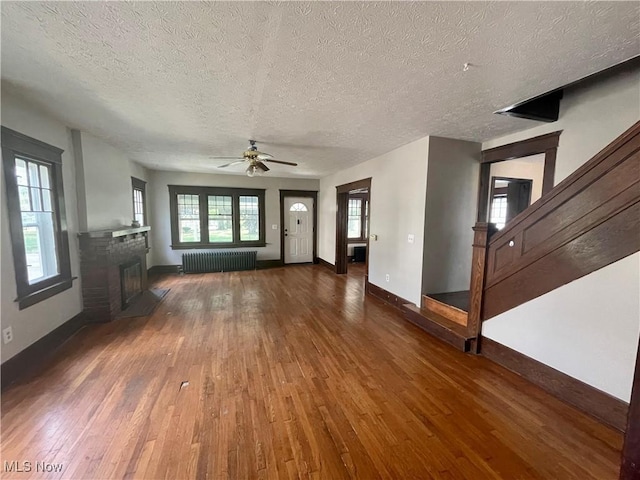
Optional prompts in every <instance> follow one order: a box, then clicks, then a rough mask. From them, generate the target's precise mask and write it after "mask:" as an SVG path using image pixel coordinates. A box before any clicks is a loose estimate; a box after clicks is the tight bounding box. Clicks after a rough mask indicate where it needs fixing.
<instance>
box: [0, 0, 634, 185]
mask: <svg viewBox="0 0 640 480" xmlns="http://www.w3.org/2000/svg"><path fill="white" fill-rule="evenodd" d="M0 9H1V13H2V32H1V35H2V38H1V39H2V79H3V88H7V89H8V90H9V91H10V92H14V93H17V94H20V95H24V96H26V97H27V98H28V99H30V100H31V101H33V102H34V103H36V104H38V105H39V106H40V107H42V108H44V109H46V110H47V111H49V112H51V113H52V114H53V115H55V116H56V117H58V118H60V119H61V120H63V121H64V122H65V123H66V124H67V125H69V126H70V127H73V128H80V129H83V130H86V131H88V132H90V133H92V134H94V135H97V136H100V137H102V138H104V139H106V140H108V141H110V142H112V143H113V144H115V145H116V146H119V147H120V148H121V149H123V150H124V151H125V152H127V153H128V154H129V155H130V157H131V158H133V159H134V160H137V161H139V162H140V163H142V164H144V165H146V166H149V167H151V168H158V169H173V170H184V171H195V172H200V171H201V172H215V173H220V172H221V170H218V169H216V165H217V163H216V162H213V161H211V159H210V158H209V157H210V156H212V155H216V156H233V155H236V154H237V152H239V151H242V149H244V148H245V144H246V139H247V138H255V139H256V140H257V141H258V142H259V144H260V145H261V146H264V148H265V150H266V151H268V152H270V153H271V154H272V155H274V157H275V158H283V159H287V160H289V161H292V162H295V163H298V164H299V167H298V168H297V169H295V171H292V170H294V169H289V168H287V167H286V166H281V165H275V166H274V167H273V169H272V170H273V171H272V172H270V175H273V176H306V177H320V176H323V175H326V174H328V173H331V172H334V171H337V170H339V169H342V168H346V167H348V166H351V165H354V164H356V163H359V162H362V161H364V160H367V159H370V158H373V157H375V156H377V155H380V154H383V153H385V152H388V151H390V150H392V149H394V148H397V147H399V146H401V145H404V144H406V143H409V142H411V141H413V140H416V139H418V138H421V137H424V136H426V135H437V136H444V137H452V138H459V139H465V140H475V141H482V140H486V139H490V138H494V137H496V136H499V135H503V134H507V133H510V132H513V131H516V130H522V129H524V128H527V127H529V126H531V125H533V123H532V122H530V121H528V120H523V119H519V118H511V117H505V116H500V115H493V112H494V111H496V109H498V108H500V107H502V106H504V105H508V104H510V103H512V102H513V100H514V99H519V98H532V97H534V96H536V95H539V94H540V93H541V92H546V91H551V90H553V89H556V88H558V87H561V86H562V85H566V84H567V83H570V82H572V81H574V80H576V79H579V78H582V77H585V76H587V75H589V74H591V73H593V72H595V71H599V70H603V69H605V68H607V67H610V66H612V65H615V64H617V63H619V62H622V61H624V60H626V59H628V58H631V57H633V56H634V55H636V54H637V49H638V38H639V29H640V26H639V22H640V20H639V19H640V5H639V4H638V3H637V2H489V3H485V2H381V3H378V2H310V3H302V2H212V3H206V2H2V3H0ZM464 63H471V64H472V67H471V68H468V69H467V71H463V68H461V66H463V65H464ZM238 173H239V174H244V172H238Z"/></svg>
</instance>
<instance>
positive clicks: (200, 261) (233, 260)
mask: <svg viewBox="0 0 640 480" xmlns="http://www.w3.org/2000/svg"><path fill="white" fill-rule="evenodd" d="M257 255H258V252H256V251H253V252H201V253H183V254H182V271H183V272H184V273H205V272H235V271H238V270H255V268H256V257H257Z"/></svg>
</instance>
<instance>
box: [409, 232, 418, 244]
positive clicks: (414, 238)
mask: <svg viewBox="0 0 640 480" xmlns="http://www.w3.org/2000/svg"><path fill="white" fill-rule="evenodd" d="M415 240H416V236H415V235H414V234H413V233H410V234H409V236H408V237H407V241H408V242H409V243H413V242H415Z"/></svg>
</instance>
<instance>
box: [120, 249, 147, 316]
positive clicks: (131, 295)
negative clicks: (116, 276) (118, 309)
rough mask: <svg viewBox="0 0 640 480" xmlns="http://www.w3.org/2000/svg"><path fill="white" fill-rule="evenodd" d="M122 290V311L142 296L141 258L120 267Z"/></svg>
mask: <svg viewBox="0 0 640 480" xmlns="http://www.w3.org/2000/svg"><path fill="white" fill-rule="evenodd" d="M120 290H121V292H122V310H124V309H125V308H127V307H128V306H129V305H131V304H132V303H133V302H134V301H135V300H136V299H137V298H138V296H139V295H140V294H142V262H141V259H140V257H136V258H134V259H132V260H131V261H129V262H127V263H123V264H122V265H120Z"/></svg>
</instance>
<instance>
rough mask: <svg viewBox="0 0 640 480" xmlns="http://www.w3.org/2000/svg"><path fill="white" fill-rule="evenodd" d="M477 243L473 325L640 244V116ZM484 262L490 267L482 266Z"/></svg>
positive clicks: (479, 227)
mask: <svg viewBox="0 0 640 480" xmlns="http://www.w3.org/2000/svg"><path fill="white" fill-rule="evenodd" d="M486 228H487V227H486V224H477V225H476V227H475V228H474V230H475V231H476V241H475V242H474V243H475V244H474V257H473V258H474V260H473V273H472V281H471V304H470V312H469V327H470V328H475V329H476V332H479V323H480V321H482V320H487V319H489V318H492V317H494V316H496V315H498V314H500V313H503V312H506V311H507V310H510V309H512V308H514V307H517V306H518V305H520V304H522V303H525V302H527V301H529V300H532V299H534V298H536V297H539V296H540V295H543V294H545V293H547V292H550V291H551V290H554V289H556V288H558V287H560V286H562V285H564V284H566V283H569V282H571V281H573V280H576V279H577V278H580V277H582V276H584V275H587V274H589V273H591V272H593V271H595V270H598V269H600V268H602V267H605V266H606V265H609V264H611V263H614V262H616V261H618V260H620V259H622V258H624V257H626V256H628V255H631V254H633V253H635V252H637V251H639V250H640V122H637V123H636V124H635V125H633V126H632V127H631V128H630V129H629V130H627V131H626V132H625V133H623V134H622V135H620V136H619V137H618V138H617V139H616V140H614V141H613V142H612V143H611V144H610V145H608V146H607V147H606V148H604V149H603V150H602V151H601V152H600V153H598V154H597V155H596V156H595V157H593V158H592V159H591V160H589V161H588V162H587V163H585V164H584V165H582V166H581V167H580V168H578V169H577V170H576V171H575V172H574V173H573V174H571V175H570V176H569V177H567V178H566V179H565V180H563V181H562V182H560V183H559V184H558V185H556V186H555V187H554V188H553V189H552V190H551V191H550V192H549V193H547V194H546V195H544V196H543V197H542V198H541V199H540V200H538V201H537V202H535V203H534V204H533V205H531V206H530V207H529V208H527V209H526V210H525V211H524V212H522V213H520V214H519V215H518V216H516V217H515V218H514V219H513V220H512V221H510V222H509V223H508V224H507V225H506V226H505V228H504V229H503V230H501V231H500V232H498V233H496V234H495V235H494V236H493V237H492V238H491V239H490V240H489V242H488V246H487V248H486V265H484V262H483V260H485V259H484V258H482V255H483V247H482V245H483V242H484V240H485V239H486V236H485V234H484V233H482V232H486ZM485 268H486V274H485V272H484V271H483V269H485Z"/></svg>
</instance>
